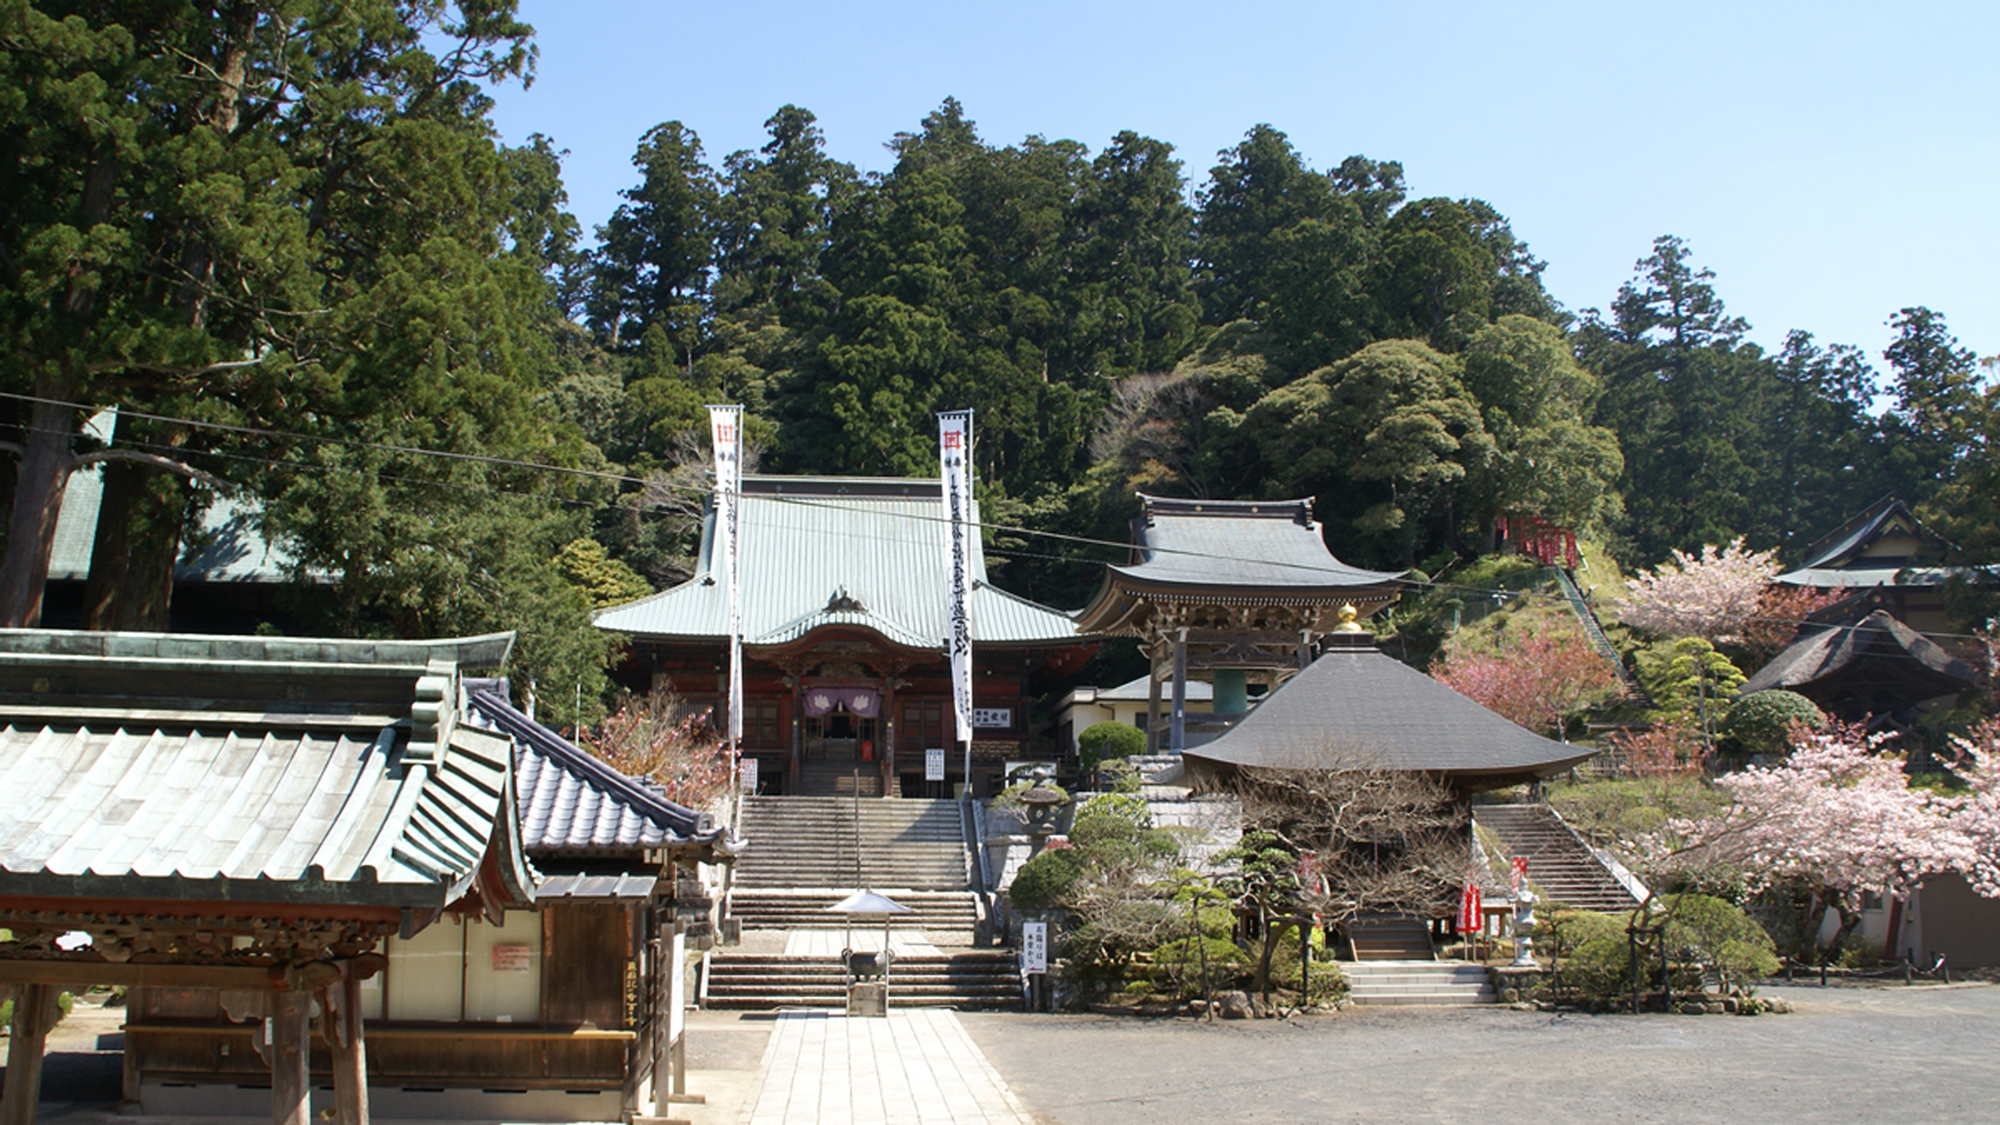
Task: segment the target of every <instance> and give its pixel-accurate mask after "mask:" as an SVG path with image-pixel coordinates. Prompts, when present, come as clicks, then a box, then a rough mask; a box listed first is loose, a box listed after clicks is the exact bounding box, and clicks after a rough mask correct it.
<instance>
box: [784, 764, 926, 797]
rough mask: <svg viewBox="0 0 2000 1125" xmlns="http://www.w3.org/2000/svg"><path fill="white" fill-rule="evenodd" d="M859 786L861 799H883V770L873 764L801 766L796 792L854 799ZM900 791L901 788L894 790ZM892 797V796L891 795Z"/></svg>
mask: <svg viewBox="0 0 2000 1125" xmlns="http://www.w3.org/2000/svg"><path fill="white" fill-rule="evenodd" d="M856 786H859V787H860V789H861V795H862V796H863V797H880V796H881V795H882V767H881V766H880V765H879V764H878V763H875V762H801V763H799V792H800V793H816V794H820V795H829V794H830V795H832V796H836V797H847V798H850V799H851V798H853V796H854V790H855V787H856ZM896 788H897V789H898V790H900V788H901V787H900V786H897V787H896ZM892 795H893V794H892Z"/></svg>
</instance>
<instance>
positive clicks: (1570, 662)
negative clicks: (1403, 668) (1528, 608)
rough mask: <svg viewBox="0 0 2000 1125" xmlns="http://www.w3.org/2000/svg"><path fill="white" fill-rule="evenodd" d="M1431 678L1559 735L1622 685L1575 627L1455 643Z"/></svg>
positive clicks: (1526, 724) (1535, 727)
mask: <svg viewBox="0 0 2000 1125" xmlns="http://www.w3.org/2000/svg"><path fill="white" fill-rule="evenodd" d="M1430 673H1431V676H1432V678H1434V679H1436V680H1437V681H1438V682H1439V683H1441V684H1444V685H1445V686H1446V687H1449V688H1451V689H1452V690H1453V691H1456V692H1458V693H1459V694H1460V695H1464V696H1467V697H1469V698H1471V699H1473V700H1475V701H1477V702H1478V703H1479V704H1480V705H1481V706H1483V707H1485V708H1487V709H1488V710H1490V711H1494V712H1497V713H1498V714H1500V715H1504V716H1505V717H1507V718H1509V719H1512V720H1513V721H1514V722H1516V723H1519V724H1520V725H1522V726H1524V727H1527V728H1528V729H1529V730H1536V731H1545V732H1550V733H1554V734H1558V735H1560V734H1561V733H1562V731H1563V725H1564V722H1565V720H1567V719H1568V717H1569V716H1570V715H1571V714H1573V713H1574V712H1575V711H1577V710H1578V709H1579V708H1581V707H1583V706H1585V705H1586V704H1589V703H1593V702H1596V701H1597V700H1599V699H1602V698H1604V697H1605V696H1607V695H1609V694H1610V693H1611V692H1612V691H1613V690H1614V689H1616V688H1617V687H1618V686H1619V685H1618V676H1617V673H1616V672H1614V671H1613V669H1612V665H1611V662H1610V661H1609V660H1606V659H1605V658H1604V657H1602V656H1600V655H1598V654H1597V653H1596V652H1594V651H1592V649H1591V647H1590V642H1589V641H1587V640H1585V639H1584V636H1583V634H1582V632H1580V631H1579V630H1576V629H1565V628H1559V627H1551V628H1546V629H1542V630H1540V631H1538V632H1534V633H1527V634H1521V635H1515V634H1503V636H1502V638H1501V640H1500V641H1499V643H1498V644H1496V645H1495V647H1493V648H1491V649H1487V650H1484V651H1469V650H1465V649H1459V648H1452V649H1448V650H1447V651H1446V654H1445V657H1444V659H1442V660H1440V661H1438V662H1437V663H1435V664H1433V665H1431V669H1430Z"/></svg>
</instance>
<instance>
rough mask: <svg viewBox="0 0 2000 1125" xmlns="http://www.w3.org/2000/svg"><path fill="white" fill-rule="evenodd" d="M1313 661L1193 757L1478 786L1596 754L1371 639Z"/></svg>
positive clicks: (1346, 642)
mask: <svg viewBox="0 0 2000 1125" xmlns="http://www.w3.org/2000/svg"><path fill="white" fill-rule="evenodd" d="M1329 643H1331V644H1337V645H1338V646H1339V647H1336V648H1334V649H1333V650H1332V651H1329V652H1327V653H1326V654H1324V655H1322V656H1321V657H1320V658H1319V659H1318V660H1315V661H1313V663H1312V665H1311V667H1308V668H1307V669H1305V670H1304V671H1302V672H1300V673H1299V674H1298V675H1296V676H1294V677H1292V678H1291V679H1289V680H1287V681H1285V683H1284V684H1283V685H1281V686H1280V687H1278V688H1277V689H1276V690H1275V691H1273V692H1271V694H1270V696H1269V697H1268V698H1266V699H1265V700H1264V701H1263V702H1262V703H1259V704H1258V705H1257V707H1256V709H1255V710H1253V711H1251V712H1250V714H1249V715H1248V716H1247V717H1245V718H1244V719H1243V721H1242V722H1240V723H1238V724H1236V725H1235V726H1234V727H1232V728H1230V730H1229V731H1228V732H1227V733H1225V734H1223V735H1222V736H1221V737H1219V738H1217V739H1216V740H1215V741H1213V742H1210V743H1208V744H1207V745H1205V746H1202V747H1201V748H1199V749H1196V750H1189V751H1187V753H1186V755H1185V757H1186V759H1187V760H1188V761H1189V763H1190V765H1191V766H1192V764H1193V763H1195V762H1197V761H1201V762H1208V763H1214V764H1216V765H1219V766H1222V767H1225V768H1228V767H1234V768H1248V769H1274V770H1353V769H1381V770H1410V771H1421V772H1425V773H1435V774H1440V775H1447V776H1451V777H1454V778H1458V779H1460V780H1462V781H1465V782H1472V783H1482V782H1491V783H1496V784H1498V783H1506V784H1512V783H1514V782H1516V781H1520V780H1526V779H1528V778H1530V777H1546V776H1548V775H1550V774H1553V773H1557V772H1560V771H1562V770H1564V769H1567V768H1569V767H1571V766H1573V765H1575V764H1576V763H1578V762H1580V761H1583V760H1584V759H1585V758H1588V757H1590V756H1591V755H1592V754H1595V753H1596V751H1595V750H1593V749H1591V748H1589V747H1583V746H1574V745H1570V744H1568V743H1562V742H1557V741H1555V740H1553V739H1548V738H1543V737H1542V736H1541V735H1539V734H1536V733H1535V732H1533V731H1531V730H1528V729H1526V728H1524V727H1521V726H1518V725H1516V724H1515V723H1513V722H1511V721H1509V720H1507V719H1505V718H1502V717H1501V716H1499V715H1497V714H1495V713H1494V712H1492V711H1489V710H1487V709H1486V708H1485V707H1482V706H1480V705H1479V704H1478V703H1475V702H1473V701H1472V700H1471V699H1468V698H1466V697H1465V696H1463V695H1460V694H1459V693H1458V692H1455V691H1453V690H1452V689H1450V688H1448V687H1446V686H1445V685H1443V684H1441V683H1439V682H1438V681H1436V680H1434V679H1432V678H1430V677H1429V676H1426V675H1424V674H1423V673H1422V672H1419V671H1417V670H1416V669H1414V668H1412V667H1410V666H1409V665H1407V664H1404V663H1402V662H1401V661H1398V660H1396V659H1394V658H1392V657H1389V656H1386V655H1384V654H1382V653H1381V652H1378V651H1376V649H1375V648H1374V646H1373V645H1372V644H1370V643H1368V642H1367V639H1366V638H1365V637H1354V638H1347V637H1335V638H1330V639H1329Z"/></svg>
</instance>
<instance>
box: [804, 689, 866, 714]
mask: <svg viewBox="0 0 2000 1125" xmlns="http://www.w3.org/2000/svg"><path fill="white" fill-rule="evenodd" d="M837 707H838V708H845V709H846V710H847V713H848V714H850V715H858V716H860V717H861V718H864V719H872V718H874V717H875V715H876V713H877V712H878V711H880V710H881V709H882V693H881V692H878V691H876V690H875V689H874V688H847V687H842V688H831V687H817V688H808V689H807V690H806V714H808V715H811V716H812V717H814V718H819V717H820V716H822V715H829V714H832V713H833V711H834V709H835V708H837Z"/></svg>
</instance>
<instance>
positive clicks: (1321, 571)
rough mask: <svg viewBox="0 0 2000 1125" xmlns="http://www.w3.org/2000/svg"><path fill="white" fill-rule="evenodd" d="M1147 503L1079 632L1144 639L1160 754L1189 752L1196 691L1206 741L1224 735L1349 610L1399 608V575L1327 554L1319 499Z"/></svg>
mask: <svg viewBox="0 0 2000 1125" xmlns="http://www.w3.org/2000/svg"><path fill="white" fill-rule="evenodd" d="M1139 502H1140V513H1139V516H1138V518H1137V519H1135V520H1133V521H1132V554H1131V558H1130V560H1129V561H1128V562H1126V563H1125V564H1124V565H1122V566H1110V567H1107V568H1106V571H1105V580H1104V584H1103V585H1102V586H1101V587H1100V588H1099V590H1098V593H1097V596H1096V597H1095V598H1094V599H1093V600H1092V601H1091V603H1090V604H1089V605H1088V606H1086V607H1084V608H1083V609H1082V610H1081V611H1079V612H1078V613H1077V624H1078V627H1079V628H1080V629H1082V630H1083V631H1085V632H1087V633H1092V634H1096V635H1101V636H1123V637H1133V638H1136V639H1137V640H1138V642H1139V646H1140V649H1141V650H1142V651H1143V652H1144V653H1145V654H1146V657H1147V661H1148V663H1149V665H1150V667H1151V671H1150V677H1149V681H1148V682H1149V685H1150V690H1149V693H1148V701H1147V708H1146V721H1145V729H1146V731H1147V748H1148V750H1149V751H1159V750H1166V751H1169V752H1172V753H1176V754H1178V753H1180V752H1182V751H1184V750H1185V749H1187V747H1188V746H1189V745H1190V742H1189V736H1190V727H1191V726H1192V725H1193V724H1191V723H1190V721H1189V718H1188V710H1187V685H1188V684H1189V683H1190V682H1194V681H1198V682H1205V683H1208V684H1210V685H1212V695H1211V699H1212V703H1211V709H1212V713H1213V719H1212V720H1211V721H1210V722H1209V723H1207V724H1204V726H1206V727H1207V728H1208V729H1205V730H1199V731H1198V734H1201V735H1208V736H1213V735H1215V734H1218V733H1220V732H1221V731H1223V730H1226V729H1228V728H1229V726H1230V725H1232V724H1233V723H1234V722H1235V721H1236V720H1237V719H1240V718H1241V717H1242V716H1243V715H1244V713H1245V712H1247V711H1248V710H1249V705H1250V689H1251V688H1252V687H1259V688H1262V689H1264V690H1265V691H1266V692H1268V691H1269V690H1271V689H1275V688H1276V687H1278V686H1279V685H1280V684H1283V683H1284V682H1285V681H1286V680H1288V679H1290V678H1291V677H1292V676H1294V675H1296V674H1298V672H1299V671H1300V670H1301V669H1303V668H1305V667H1306V666H1308V665H1309V664H1311V663H1312V660H1313V657H1314V655H1315V653H1316V651H1317V645H1318V643H1319V641H1320V639H1321V638H1322V637H1324V636H1326V635H1327V634H1328V633H1329V632H1331V631H1332V630H1333V628H1334V627H1335V626H1336V625H1337V624H1338V622H1339V611H1340V609H1341V607H1342V606H1353V607H1355V608H1356V610H1357V611H1358V612H1359V613H1360V614H1361V615H1362V616H1364V617H1365V616H1368V615H1371V614H1374V613H1376V612H1377V611H1379V610H1381V609H1382V608H1383V607H1385V606H1387V605H1388V604H1389V603H1390V602H1392V601H1394V600H1395V599H1396V597H1397V592H1398V586H1397V580H1398V579H1399V578H1400V577H1401V575H1400V574H1397V573H1390V572H1385V571H1375V570H1363V569H1361V568H1359V567H1352V566H1348V565H1347V564H1346V563H1343V562H1341V561H1340V560H1339V559H1337V558H1335V557H1334V556H1333V554H1332V552H1330V551H1328V550H1327V548H1326V540H1325V539H1324V538H1323V536H1322V534H1321V529H1320V525H1319V523H1318V521H1316V520H1314V519H1313V515H1312V501H1311V500H1310V499H1301V500H1271V501H1255V500H1176V499H1167V498H1163V497H1157V496H1141V497H1140V498H1139ZM1163 689H1164V691H1165V694H1166V696H1167V698H1166V700H1165V703H1166V706H1167V713H1166V716H1165V721H1164V723H1163V722H1162V716H1161V704H1162V699H1161V695H1162V691H1163ZM1198 740H1199V739H1198Z"/></svg>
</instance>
